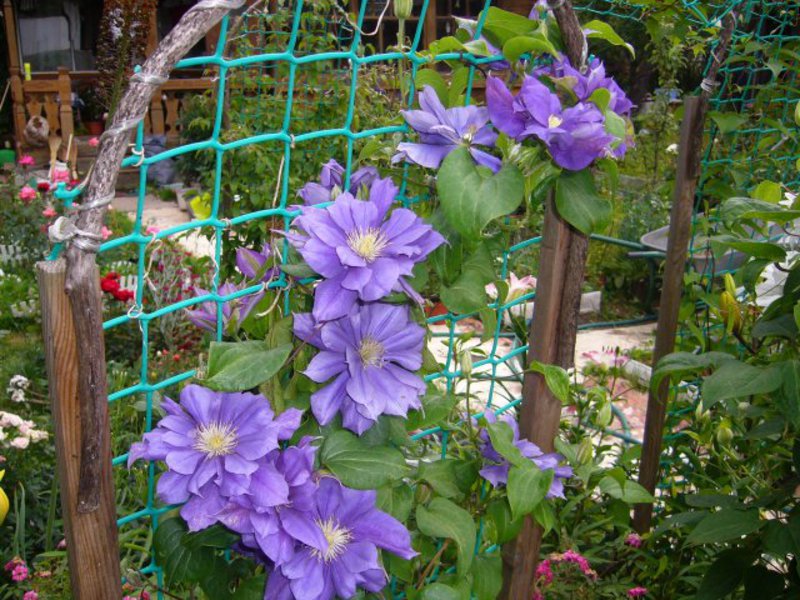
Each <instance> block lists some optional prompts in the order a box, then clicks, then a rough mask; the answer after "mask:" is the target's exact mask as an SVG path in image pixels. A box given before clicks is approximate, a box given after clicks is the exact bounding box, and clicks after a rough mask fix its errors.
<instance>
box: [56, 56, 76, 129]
mask: <svg viewBox="0 0 800 600" xmlns="http://www.w3.org/2000/svg"><path fill="white" fill-rule="evenodd" d="M57 84H58V102H59V106H58V121H59V124H60V125H61V139H62V140H64V143H66V141H67V140H68V139H69V136H70V135H72V133H73V132H74V131H75V123H74V121H73V118H72V80H71V79H70V77H69V69H68V68H67V67H59V68H58V81H57Z"/></svg>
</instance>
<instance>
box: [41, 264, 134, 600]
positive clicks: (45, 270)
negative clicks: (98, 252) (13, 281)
mask: <svg viewBox="0 0 800 600" xmlns="http://www.w3.org/2000/svg"><path fill="white" fill-rule="evenodd" d="M66 267H67V265H66V262H65V261H64V260H63V259H59V260H57V261H52V262H40V263H38V264H37V265H36V272H37V275H38V279H39V297H40V298H41V303H42V329H43V333H44V344H45V362H46V365H47V379H48V387H49V390H50V406H51V410H52V412H53V426H54V430H55V443H56V458H57V461H58V462H57V471H58V481H59V485H60V488H61V511H62V515H63V519H64V533H65V537H66V541H67V560H68V564H69V571H70V578H71V581H72V597H73V598H81V600H84V599H85V600H113V599H115V598H120V597H121V596H122V587H121V579H120V567H119V545H118V541H117V523H116V508H115V502H114V482H113V479H112V473H111V446H110V432H109V430H108V419H107V414H108V413H107V411H106V419H105V422H103V423H101V425H102V428H101V429H100V431H99V432H100V433H101V434H102V437H103V441H102V447H103V456H104V459H105V460H104V462H103V464H102V468H101V469H100V472H99V480H98V483H99V488H100V496H101V498H102V502H101V509H100V510H98V511H95V512H93V513H89V514H84V513H80V512H78V506H77V505H78V485H79V467H78V465H79V463H80V452H81V426H82V424H83V423H82V421H81V417H80V402H79V399H78V371H79V369H80V368H82V364H81V360H79V358H78V351H77V346H76V337H75V326H74V324H73V320H72V312H71V311H72V309H71V306H70V301H69V298H68V297H67V295H66V294H65V293H64V283H65V280H66ZM95 276H97V275H96V272H95Z"/></svg>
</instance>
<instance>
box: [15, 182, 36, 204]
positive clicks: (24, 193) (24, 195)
mask: <svg viewBox="0 0 800 600" xmlns="http://www.w3.org/2000/svg"><path fill="white" fill-rule="evenodd" d="M19 199H20V200H22V201H23V202H25V203H26V204H27V203H28V202H30V201H31V200H35V199H36V190H35V189H33V188H32V187H31V186H29V185H26V186H25V187H23V188H22V189H21V190H20V191H19Z"/></svg>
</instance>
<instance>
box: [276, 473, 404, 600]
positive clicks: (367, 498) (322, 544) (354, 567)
mask: <svg viewBox="0 0 800 600" xmlns="http://www.w3.org/2000/svg"><path fill="white" fill-rule="evenodd" d="M375 499H376V493H375V492H374V491H371V490H370V491H359V490H351V489H349V488H346V487H344V486H342V484H341V483H339V482H338V481H337V480H335V479H333V478H331V477H323V478H322V479H321V480H320V482H319V487H318V489H317V493H316V495H315V503H314V504H315V506H314V510H313V512H312V513H309V514H304V515H303V519H298V520H297V521H296V522H295V523H293V524H292V526H291V527H289V528H288V529H289V531H290V532H291V533H292V534H293V535H294V536H295V537H296V538H297V539H299V540H300V541H301V544H300V548H299V549H298V551H297V552H296V553H295V555H294V557H293V558H292V559H291V560H289V561H287V562H285V563H283V564H280V565H277V566H276V568H275V570H274V571H273V572H272V574H271V575H270V577H269V581H268V582H267V588H266V590H265V592H264V600H332V599H333V598H334V597H339V598H352V597H353V596H355V595H356V591H357V589H358V588H363V589H365V590H367V591H369V592H379V591H380V590H382V589H383V588H384V587H385V586H386V583H387V577H386V571H385V570H384V569H383V566H382V565H381V561H380V554H379V551H378V549H379V548H382V549H384V550H386V551H388V552H391V553H392V554H396V555H397V556H400V557H402V558H405V559H411V558H413V557H414V556H416V555H417V553H416V552H415V551H414V550H413V548H412V547H411V536H410V535H409V533H408V530H406V528H405V527H404V526H403V524H402V523H400V522H399V521H398V520H396V519H395V518H394V517H392V516H390V515H388V514H386V513H385V512H383V511H381V510H378V509H377V508H376V507H375Z"/></svg>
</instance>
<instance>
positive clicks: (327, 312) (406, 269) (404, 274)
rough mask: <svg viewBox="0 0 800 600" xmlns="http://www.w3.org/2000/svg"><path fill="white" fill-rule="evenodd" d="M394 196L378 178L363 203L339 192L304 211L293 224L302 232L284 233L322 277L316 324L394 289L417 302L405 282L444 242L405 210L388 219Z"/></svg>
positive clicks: (390, 187) (392, 189)
mask: <svg viewBox="0 0 800 600" xmlns="http://www.w3.org/2000/svg"><path fill="white" fill-rule="evenodd" d="M396 195H397V186H395V185H394V183H393V182H392V181H391V180H390V179H380V180H378V181H376V182H374V183H373V185H372V187H371V188H370V195H369V200H356V199H355V198H354V197H353V196H352V194H349V193H344V194H342V195H341V196H339V197H338V198H337V199H336V201H335V202H334V203H333V204H332V205H330V206H328V207H326V208H316V207H313V206H312V207H308V208H305V209H304V211H303V214H302V215H300V216H299V217H297V218H296V219H295V220H294V224H295V225H296V226H297V227H298V228H299V229H301V230H302V233H298V232H290V233H289V234H288V238H289V241H290V242H291V243H292V244H293V245H294V246H295V247H296V248H297V249H298V251H299V252H300V254H301V255H302V257H303V258H304V259H305V261H306V263H308V265H309V266H310V267H311V268H312V269H314V271H316V272H317V273H319V274H320V275H321V276H322V277H323V278H324V279H323V280H322V281H320V282H319V283H318V284H317V288H316V291H315V293H314V317H315V318H316V319H317V320H319V321H326V320H330V319H337V318H339V317H342V316H344V315H345V314H347V313H348V312H349V311H350V309H351V308H352V307H353V305H354V304H355V302H356V300H363V301H365V302H374V301H376V300H380V299H381V298H384V297H385V296H388V295H389V294H391V293H392V292H394V291H397V292H405V293H406V294H408V295H410V296H411V297H412V298H414V299H416V300H417V301H418V302H419V301H421V298H420V297H419V294H417V293H416V292H415V291H414V289H413V288H412V287H411V285H410V283H409V282H408V280H407V278H408V277H413V273H412V271H413V269H414V265H415V264H417V263H418V262H421V261H423V260H425V258H426V257H427V256H428V254H430V253H431V252H432V251H433V250H434V249H436V248H437V247H438V246H439V245H440V244H442V243H444V238H443V237H442V236H441V235H440V234H439V233H438V232H436V231H434V229H433V228H432V227H431V226H430V225H428V224H427V223H425V222H424V221H423V220H422V219H421V218H419V217H418V216H417V215H416V214H415V213H414V212H412V211H410V210H408V209H406V208H398V209H395V210H394V211H393V212H392V213H391V215H389V214H388V213H389V208H390V207H391V204H392V202H393V201H394V198H395V196H396Z"/></svg>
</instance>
